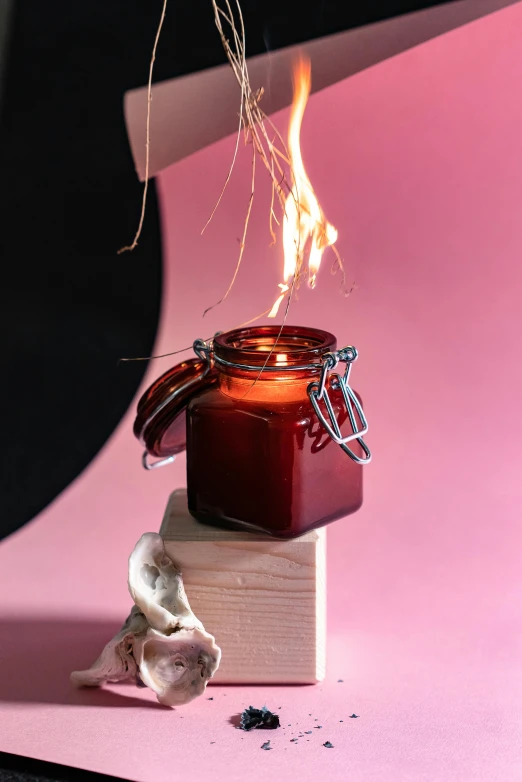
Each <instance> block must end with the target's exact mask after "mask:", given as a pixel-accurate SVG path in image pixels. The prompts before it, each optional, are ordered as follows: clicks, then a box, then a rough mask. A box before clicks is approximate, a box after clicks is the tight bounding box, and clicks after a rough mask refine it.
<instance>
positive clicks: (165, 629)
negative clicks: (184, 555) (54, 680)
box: [71, 532, 221, 706]
mask: <svg viewBox="0 0 522 782" xmlns="http://www.w3.org/2000/svg"><path fill="white" fill-rule="evenodd" d="M128 586H129V592H130V594H131V596H132V598H133V600H134V602H135V606H134V607H133V609H132V611H131V613H130V615H129V617H128V619H127V621H126V622H125V624H124V625H123V627H122V629H121V630H120V632H119V633H118V634H117V635H116V636H115V637H114V638H113V639H112V640H111V641H109V643H108V644H107V646H106V647H105V649H104V650H103V652H102V653H101V655H100V657H99V658H98V659H97V660H96V662H95V663H94V664H93V665H92V666H91V667H90V668H89V669H88V670H87V671H74V672H73V673H72V674H71V681H72V683H73V684H75V685H76V686H78V687H97V686H99V685H101V684H103V683H104V682H118V681H123V680H124V679H129V678H132V677H136V676H137V675H139V677H140V679H141V680H142V682H143V683H144V684H146V685H147V686H148V687H150V688H151V690H153V691H154V692H155V693H156V697H157V698H158V700H159V702H160V703H163V704H164V705H166V706H181V705H182V704H184V703H189V701H191V700H193V699H194V698H197V697H198V695H201V694H202V693H203V692H204V691H205V687H206V685H207V682H208V680H209V679H211V678H212V676H213V675H214V673H215V672H216V670H217V667H218V665H219V661H220V658H221V650H220V648H219V646H217V645H216V642H215V640H214V637H213V636H212V635H210V634H209V633H207V632H206V630H205V628H204V627H203V625H202V624H201V622H200V621H199V619H198V618H197V617H196V616H195V615H194V614H193V612H192V609H191V608H190V605H189V602H188V600H187V596H186V594H185V589H184V587H183V579H182V576H181V573H180V571H179V570H178V568H177V567H176V565H175V564H174V563H173V562H172V560H171V559H169V557H168V556H167V555H166V553H165V548H164V545H163V540H162V539H161V537H160V535H158V534H157V533H155V532H147V533H145V535H143V536H142V537H141V538H140V540H139V541H138V543H137V544H136V547H135V548H134V551H133V552H132V554H131V556H130V558H129V580H128Z"/></svg>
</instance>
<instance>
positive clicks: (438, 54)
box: [0, 4, 522, 782]
mask: <svg viewBox="0 0 522 782" xmlns="http://www.w3.org/2000/svg"><path fill="white" fill-rule="evenodd" d="M521 31H522V6H521V5H520V4H519V5H517V6H514V7H511V8H508V9H506V10H504V11H501V12H499V13H497V14H495V15H493V16H490V17H488V18H485V19H483V20H480V21H478V22H475V23H473V24H471V25H469V26H468V27H466V28H463V29H459V30H456V31H454V32H452V33H450V34H448V35H446V36H444V37H442V38H439V39H436V40H434V41H432V42H430V43H428V44H425V45H423V46H422V47H419V48H417V49H414V50H411V51H409V52H407V53H405V54H402V55H400V56H399V57H396V58H395V59H393V60H390V61H388V62H385V63H383V64H381V65H379V66H377V67H375V68H372V69H370V70H368V71H366V72H363V73H361V74H359V75H358V76H356V77H354V78H352V79H350V80H348V81H346V82H343V83H340V84H338V85H336V86H334V87H331V88H329V89H328V90H326V91H324V92H322V93H318V94H316V95H315V96H314V97H313V98H312V99H311V101H310V105H309V108H308V112H307V115H306V120H305V127H304V130H303V147H304V156H305V159H306V160H307V161H308V167H309V173H310V176H311V178H312V181H313V182H314V183H315V185H316V189H317V192H318V194H319V196H320V198H321V200H322V202H323V206H324V208H325V211H326V213H327V215H328V217H329V219H330V220H331V221H332V222H333V223H334V224H335V225H336V226H337V227H338V228H339V232H340V242H339V246H340V249H341V251H342V253H343V255H344V257H345V258H346V260H347V266H348V273H349V276H350V277H354V278H355V280H356V283H357V288H356V290H355V291H354V293H353V294H352V296H351V297H350V298H349V299H347V300H346V299H343V298H342V297H341V296H340V295H339V292H338V286H339V280H338V278H336V277H332V276H331V275H330V273H329V268H328V267H329V263H330V261H329V260H327V261H326V262H325V266H324V268H323V270H322V272H321V275H320V279H319V284H318V287H317V289H316V290H315V291H314V292H309V291H303V292H302V295H301V297H300V300H299V302H298V303H296V305H295V306H294V308H293V311H292V316H291V321H292V322H294V323H307V324H310V325H315V326H320V327H323V328H326V329H330V330H332V331H334V332H335V333H336V334H337V335H338V337H339V339H340V341H342V342H353V343H354V344H356V345H357V346H358V348H359V350H360V354H361V359H360V362H359V363H358V365H357V366H356V368H355V370H354V383H355V385H356V387H357V388H358V389H359V390H360V391H361V392H362V394H363V396H364V398H365V403H366V409H367V412H368V416H369V419H370V427H371V428H370V434H369V436H368V441H369V443H370V444H371V447H372V449H373V451H374V453H375V461H374V463H373V464H372V465H371V467H369V468H368V469H367V472H366V478H367V480H366V502H365V505H364V507H363V509H362V510H361V511H360V512H359V513H358V514H357V515H356V516H353V517H351V518H349V519H347V520H346V521H342V522H339V523H337V524H335V525H333V526H332V527H331V528H330V529H329V534H328V537H329V544H328V545H329V602H328V620H329V665H328V677H327V680H326V681H325V683H324V684H322V685H319V686H317V687H293V688H284V687H283V688H252V687H249V688H242V687H231V688H222V687H215V688H213V690H212V692H210V693H209V695H212V696H213V698H214V699H213V700H212V701H208V700H206V699H201V700H199V701H197V702H195V703H194V704H192V705H190V706H188V707H186V708H184V709H180V710H177V711H172V712H170V711H168V710H165V709H163V708H162V707H160V706H158V705H156V704H155V702H154V699H153V698H152V697H151V696H150V694H149V693H148V692H146V691H143V690H136V689H134V688H133V687H132V686H119V687H116V686H114V687H110V688H108V690H106V691H96V692H87V693H84V692H74V691H71V690H70V688H69V685H68V681H67V675H68V672H69V670H70V669H73V668H78V667H81V666H82V665H85V664H88V663H90V662H91V659H92V658H93V657H94V656H95V655H96V654H97V652H98V650H99V647H100V645H101V644H102V643H103V641H104V640H105V639H106V638H107V637H108V636H109V635H110V633H111V632H112V630H113V629H114V627H115V626H116V625H117V623H118V622H119V621H120V620H121V619H122V618H123V617H124V615H125V613H126V610H127V608H128V606H129V598H128V596H127V593H126V557H127V554H128V552H129V551H130V550H131V548H132V546H133V544H134V542H135V540H136V539H137V538H138V536H139V535H140V534H141V533H142V532H143V531H145V530H149V529H158V526H159V522H160V519H161V515H162V512H163V508H164V505H165V502H166V500H167V496H168V494H169V491H170V490H171V489H172V488H175V487H176V486H179V485H182V484H183V482H184V459H183V458H180V459H179V461H178V462H177V463H176V464H175V465H174V466H173V467H172V468H168V469H165V470H160V471H158V472H157V473H151V474H146V473H145V472H144V471H143V470H142V469H141V466H140V463H139V457H140V451H139V447H138V445H137V443H136V442H135V441H134V440H133V436H132V433H131V424H132V419H133V409H131V410H129V412H128V414H127V415H126V417H125V418H124V420H123V421H122V422H121V425H120V427H119V428H118V430H117V431H116V432H115V434H114V436H113V437H112V439H111V440H110V442H109V443H108V444H107V445H106V447H105V448H104V450H103V451H102V452H101V453H100V455H99V456H98V458H97V459H96V460H95V461H94V462H93V463H92V464H91V465H90V467H89V468H88V469H87V470H86V471H85V472H84V474H83V475H82V476H81V477H80V478H79V480H78V481H76V482H75V484H74V485H72V486H71V487H70V488H69V489H68V490H67V491H66V492H64V494H63V495H62V496H61V497H60V498H59V499H58V500H57V501H56V502H55V503H54V504H53V505H52V506H51V507H50V508H48V509H47V510H46V511H45V512H44V513H43V514H41V515H40V516H39V517H38V518H37V519H36V520H35V521H34V522H33V523H32V524H30V525H29V526H27V527H26V528H24V529H23V530H21V531H20V532H18V533H17V534H15V535H14V536H12V537H11V538H9V539H8V540H6V541H4V542H3V543H2V544H1V546H0V617H1V618H0V644H1V645H0V655H1V659H2V665H1V666H0V724H1V729H0V750H5V751H9V752H17V753H22V754H28V755H32V756H35V757H39V758H44V759H47V760H53V761H58V762H63V763H69V764H75V765H78V766H81V767H85V768H91V769H94V770H98V771H104V772H106V773H110V774H116V775H121V776H125V777H129V778H131V779H136V780H144V782H149V780H150V782H152V781H153V780H154V781H157V780H171V779H173V778H176V779H183V778H185V779H190V780H204V779H208V778H209V775H210V774H213V775H214V776H217V778H218V779H221V778H223V779H227V780H229V781H230V782H236V781H237V782H239V780H244V779H246V778H248V777H249V776H252V774H254V775H255V776H256V778H258V777H259V778H261V777H262V776H263V777H264V776H267V777H268V776H270V775H274V774H277V775H278V777H279V778H280V779H288V780H292V779H297V778H299V779H301V780H303V782H307V781H308V780H310V782H311V781H312V780H315V779H316V778H317V777H318V776H319V775H321V776H326V775H327V776H328V778H329V779H331V780H332V781H333V780H339V782H340V781H341V780H343V781H344V780H346V779H350V780H361V781H362V780H364V782H372V780H384V781H386V782H387V781H388V780H401V782H402V781H403V780H404V781H407V780H408V781H409V780H411V782H422V781H423V780H426V782H428V781H429V782H433V780H450V779H451V780H461V781H462V782H468V780H473V782H475V781H480V780H484V782H485V781H486V780H487V782H492V781H493V780H501V781H502V782H510V781H511V780H513V782H514V781H515V780H517V781H518V780H519V779H520V760H521V740H522V730H521V724H520V720H519V715H520V702H521V697H522V676H521V671H522V648H521V646H522V644H521V639H522V626H521V625H522V622H521V608H520V606H521V605H522V583H521V577H520V571H521V556H520V543H521V533H520V507H521V504H522V482H521V480H520V475H521V469H520V455H519V451H520V443H521V437H522V431H521V429H522V372H521V368H520V361H519V356H520V349H519V342H520V333H521V321H522V316H521V301H522V271H521V262H520V258H521V255H522V220H521V216H520V215H521V204H522V148H521V139H522V101H521V100H520V83H521V78H522V47H521V45H520V40H521ZM286 119H287V115H286V113H282V114H281V115H278V116H276V121H277V122H278V124H280V126H284V124H285V122H286ZM233 143H234V140H233V139H225V140H223V141H222V142H219V143H218V144H217V145H216V146H214V147H213V148H211V149H206V150H203V151H202V152H200V153H198V154H196V155H195V156H193V157H191V158H189V159H187V160H185V161H182V162H181V163H179V164H177V165H176V166H175V167H173V168H172V169H170V170H168V171H167V172H165V173H164V174H163V175H162V176H161V177H160V180H159V187H160V193H161V199H162V207H163V218H164V228H165V235H164V238H165V246H164V249H165V252H164V255H165V262H166V277H165V285H164V307H163V315H162V322H161V329H160V335H159V339H158V344H157V352H165V351H166V350H169V349H170V350H175V349H177V348H180V347H183V346H185V345H188V344H190V343H191V342H192V340H193V339H194V338H195V337H197V336H202V337H207V336H209V335H211V334H212V333H213V331H214V330H216V329H218V328H219V329H227V328H229V327H232V326H234V325H236V324H239V323H241V322H242V321H244V320H247V319H248V318H250V317H252V316H253V315H254V314H256V313H257V312H259V311H262V310H263V309H264V308H265V307H266V306H268V304H269V303H270V302H271V300H272V299H273V296H274V293H275V292H276V284H277V282H278V281H279V278H280V271H281V265H282V260H281V248H280V245H279V246H277V247H276V248H272V249H269V248H268V242H269V237H268V230H267V220H266V194H267V189H266V183H265V184H263V182H264V180H263V176H262V175H261V176H260V177H259V186H258V188H257V191H256V201H255V204H254V211H253V215H252V222H251V230H250V234H249V240H248V242H249V243H248V249H247V252H246V254H245V261H244V267H243V269H242V270H241V273H240V276H239V279H238V282H237V285H236V287H235V289H234V291H233V293H232V294H231V296H230V298H229V299H228V300H227V301H226V302H225V303H224V304H223V305H222V306H221V307H220V308H218V309H216V310H214V311H213V312H212V313H211V314H210V315H209V316H207V318H206V319H205V321H204V322H202V320H201V312H202V310H203V308H204V307H205V306H207V305H208V304H209V303H211V302H212V301H213V300H214V299H215V298H217V297H218V294H219V292H221V291H223V290H224V288H225V287H226V284H227V282H228V278H229V276H230V274H231V272H232V270H233V267H234V265H235V259H236V255H237V250H238V243H237V237H239V236H240V233H241V230H242V214H243V213H244V209H245V207H246V202H247V199H248V196H249V175H250V163H249V155H248V150H243V151H242V153H241V156H240V160H239V161H238V165H237V168H236V171H235V173H234V177H233V180H232V183H231V185H230V187H229V189H228V191H227V193H226V196H225V198H224V200H223V203H222V205H221V207H220V210H219V211H218V213H217V214H216V217H215V220H214V222H213V224H211V226H210V227H209V229H208V231H207V233H206V234H205V235H204V236H203V237H200V235H199V233H200V229H201V226H202V224H203V223H204V222H205V219H206V217H207V215H208V213H209V211H210V210H211V208H212V205H213V203H214V201H215V198H216V195H217V193H218V192H219V189H220V187H221V183H222V181H223V178H224V175H225V172H226V170H227V166H228V164H229V161H230V156H231V151H232V148H233ZM169 364H170V361H169V360H165V361H158V362H155V363H154V364H153V366H152V367H151V369H150V371H149V375H148V377H147V379H146V382H150V381H151V380H152V378H153V377H155V376H156V375H157V374H158V373H159V372H160V371H162V370H163V369H164V368H165V367H166V366H168V365H169ZM122 371H125V369H124V368H123V369H122ZM355 381H356V382H355ZM86 416H88V411H86ZM44 445H45V444H42V447H43V446H44ZM338 679H343V680H344V681H343V682H342V683H338V681H337V680H338ZM250 702H252V703H253V704H254V705H262V704H264V703H266V704H267V705H268V706H270V707H273V708H277V707H279V706H281V714H282V721H283V724H284V725H285V730H284V731H277V732H274V733H271V734H269V735H267V734H260V733H259V732H254V733H253V734H246V735H245V734H243V733H242V732H240V731H236V730H234V729H233V724H232V723H231V722H230V720H231V719H232V720H233V718H234V715H237V713H238V712H240V711H241V709H242V708H244V706H245V705H248V704H249V703H250ZM353 712H356V713H357V714H359V715H360V718H359V719H350V718H349V715H350V714H352V713H353ZM315 718H318V721H315ZM340 720H342V722H340ZM288 723H292V726H291V727H289V726H288ZM316 725H322V726H323V727H322V728H321V729H315V727H314V726H316ZM302 729H304V730H308V729H311V730H312V734H311V735H306V736H305V738H304V739H300V740H299V742H298V743H297V744H295V743H292V742H290V738H291V737H292V736H293V735H297V732H298V731H299V730H302ZM266 738H270V739H271V740H272V745H273V747H274V749H273V750H272V751H270V752H262V751H261V750H260V745H261V744H262V742H263V741H265V740H266ZM327 740H329V741H331V742H332V743H333V744H334V748H333V749H330V750H329V749H325V748H324V747H323V746H322V744H323V742H325V741H327ZM212 742H215V743H212Z"/></svg>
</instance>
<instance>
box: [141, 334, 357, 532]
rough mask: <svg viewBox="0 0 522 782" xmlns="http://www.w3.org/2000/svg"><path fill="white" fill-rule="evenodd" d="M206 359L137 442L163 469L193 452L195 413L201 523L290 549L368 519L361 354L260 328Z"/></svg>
mask: <svg viewBox="0 0 522 782" xmlns="http://www.w3.org/2000/svg"><path fill="white" fill-rule="evenodd" d="M195 349H196V352H197V353H198V355H199V357H198V359H193V360H191V361H188V362H184V363H183V364H180V365H178V367H175V368H174V369H173V370H170V371H169V372H167V373H165V375H163V376H162V378H160V379H159V380H158V381H156V383H155V384H154V385H153V386H152V387H151V389H149V391H148V392H147V393H146V394H145V395H144V396H143V397H142V400H141V402H140V405H139V406H138V416H137V419H136V423H135V433H136V434H137V436H138V437H140V439H141V441H142V442H143V443H144V445H145V447H146V450H147V453H148V454H151V455H153V456H157V457H160V458H161V460H162V462H163V460H165V459H167V458H169V457H171V456H173V455H174V454H175V453H177V452H179V451H181V450H182V449H183V448H184V447H185V437H184V435H185V432H184V427H185V421H184V420H183V418H184V416H183V412H184V410H185V409H186V450H187V491H188V504H189V511H190V513H191V514H192V515H193V516H194V517H195V518H196V519H198V520H199V521H201V522H204V523H207V524H214V525H218V526H227V527H232V528H240V529H246V530H252V531H263V532H266V533H268V534H271V535H274V536H277V537H281V538H291V537H295V536H297V535H301V534H303V533H305V532H307V531H308V530H310V529H313V528H314V527H320V526H323V525H325V524H328V523H329V522H331V521H334V520H336V519H339V518H341V517H343V516H347V515H349V514H351V513H354V512H355V511H356V510H358V508H359V507H360V506H361V503H362V498H363V493H362V472H363V465H364V463H365V462H368V461H369V460H370V452H369V450H368V448H367V446H366V444H365V443H364V440H363V439H362V436H363V435H364V434H365V432H366V430H367V424H366V420H365V418H364V413H363V412H362V407H361V405H360V400H359V398H358V396H357V395H356V394H355V393H354V392H353V391H352V389H351V388H350V386H349V384H348V376H349V370H350V367H351V363H352V362H353V360H354V359H355V358H356V356H357V352H356V351H355V349H354V348H345V349H344V350H343V351H337V345H336V339H335V337H334V336H333V335H332V334H329V333H328V332H326V331H321V330H318V329H311V328H304V327H294V326H285V327H283V329H282V330H281V327H280V326H261V327H253V328H243V329H237V330H235V331H230V332H227V333H225V334H219V335H217V336H216V337H215V338H214V340H213V341H212V343H211V344H210V345H205V343H195ZM339 362H340V363H341V365H343V364H344V367H345V370H344V374H343V372H342V371H336V369H337V365H338V363H339ZM346 428H347V429H348V434H346ZM341 430H343V431H341Z"/></svg>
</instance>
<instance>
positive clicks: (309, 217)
mask: <svg viewBox="0 0 522 782" xmlns="http://www.w3.org/2000/svg"><path fill="white" fill-rule="evenodd" d="M293 84H294V97H293V100H292V109H291V112H290V124H289V127H288V152H289V156H290V168H291V173H292V181H293V186H292V189H291V190H290V192H289V194H288V196H287V198H286V201H285V214H284V216H283V251H284V270H283V278H284V283H280V284H279V287H280V288H281V294H280V295H279V297H278V298H277V300H276V301H275V302H274V306H273V307H272V309H271V311H270V313H269V315H268V317H269V318H274V317H275V316H276V315H277V312H278V310H279V307H280V305H281V302H282V301H283V299H284V298H285V296H286V294H287V293H288V291H289V290H290V287H291V282H290V281H291V280H292V278H295V280H296V282H297V281H298V277H299V275H300V273H301V269H302V266H303V263H304V260H305V255H307V256H308V284H309V285H310V287H311V288H313V287H315V282H316V276H317V272H318V271H319V266H320V264H321V258H322V256H323V253H324V251H325V249H326V248H327V247H331V246H332V245H333V244H334V243H335V242H336V241H337V230H336V229H335V228H334V227H333V225H331V224H330V223H329V222H327V220H326V218H325V216H324V214H323V210H322V209H321V207H320V206H319V201H318V200H317V197H316V195H315V193H314V189H313V187H312V183H311V182H310V179H309V178H308V174H307V173H306V169H305V167H304V163H303V157H302V154H301V141H300V134H301V123H302V121H303V115H304V111H305V108H306V104H307V101H308V96H309V95H310V87H311V84H312V78H311V67H310V60H309V59H308V58H305V57H303V56H300V58H299V59H298V60H297V61H296V62H295V64H294V72H293Z"/></svg>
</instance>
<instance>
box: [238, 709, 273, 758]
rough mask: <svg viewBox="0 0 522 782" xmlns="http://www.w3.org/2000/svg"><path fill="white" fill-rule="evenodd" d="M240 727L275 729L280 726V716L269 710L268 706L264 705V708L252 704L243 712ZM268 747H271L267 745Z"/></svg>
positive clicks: (244, 728)
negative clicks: (256, 707) (257, 707)
mask: <svg viewBox="0 0 522 782" xmlns="http://www.w3.org/2000/svg"><path fill="white" fill-rule="evenodd" d="M239 727H240V728H241V730H253V729H254V728H265V729H266V728H268V729H270V730H274V729H275V728H278V727H279V716H278V715H277V714H273V713H272V712H271V711H269V710H268V709H267V707H266V706H263V708H262V709H254V707H253V706H250V707H249V708H248V709H245V710H244V712H243V713H242V714H241V721H240V723H239ZM267 749H269V748H268V747H267Z"/></svg>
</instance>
